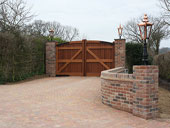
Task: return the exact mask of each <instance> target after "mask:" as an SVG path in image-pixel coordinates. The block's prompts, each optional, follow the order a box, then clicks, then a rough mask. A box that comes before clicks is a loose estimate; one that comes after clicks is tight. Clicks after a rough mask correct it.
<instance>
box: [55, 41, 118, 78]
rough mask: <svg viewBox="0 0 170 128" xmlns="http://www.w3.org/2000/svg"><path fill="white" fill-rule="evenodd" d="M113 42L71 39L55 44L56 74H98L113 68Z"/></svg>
mask: <svg viewBox="0 0 170 128" xmlns="http://www.w3.org/2000/svg"><path fill="white" fill-rule="evenodd" d="M114 51H115V50H114V44H113V43H109V42H103V41H87V40H82V41H72V42H68V43H63V44H58V45H56V75H70V76H100V73H101V71H103V70H107V69H111V68H114V67H115V66H114V54H115V52H114Z"/></svg>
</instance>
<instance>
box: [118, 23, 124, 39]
mask: <svg viewBox="0 0 170 128" xmlns="http://www.w3.org/2000/svg"><path fill="white" fill-rule="evenodd" d="M122 31H123V28H122V26H121V24H120V26H119V28H118V34H119V39H121V37H122Z"/></svg>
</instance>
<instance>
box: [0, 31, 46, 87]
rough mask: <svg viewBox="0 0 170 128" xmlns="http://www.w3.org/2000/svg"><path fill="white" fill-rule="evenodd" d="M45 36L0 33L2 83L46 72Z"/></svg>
mask: <svg viewBox="0 0 170 128" xmlns="http://www.w3.org/2000/svg"><path fill="white" fill-rule="evenodd" d="M45 42H46V38H45V37H31V36H28V35H27V36H25V35H21V33H20V32H16V33H0V49H1V50H0V84H2V83H5V82H14V81H19V80H23V79H26V78H28V77H31V76H33V75H36V74H43V73H44V72H45V70H44V69H45V63H44V62H45V61H44V58H45V56H44V55H45Z"/></svg>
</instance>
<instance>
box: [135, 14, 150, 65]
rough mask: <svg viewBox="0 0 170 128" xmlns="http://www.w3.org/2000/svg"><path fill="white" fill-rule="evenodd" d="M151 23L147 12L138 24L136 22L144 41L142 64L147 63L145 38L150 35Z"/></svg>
mask: <svg viewBox="0 0 170 128" xmlns="http://www.w3.org/2000/svg"><path fill="white" fill-rule="evenodd" d="M152 25H153V23H150V22H149V20H148V16H147V14H144V18H143V21H142V22H141V23H140V24H138V26H139V31H140V36H141V38H142V40H143V42H144V46H143V59H142V61H143V64H144V65H148V52H147V43H146V39H149V37H150V35H151V30H152Z"/></svg>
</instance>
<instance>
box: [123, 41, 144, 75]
mask: <svg viewBox="0 0 170 128" xmlns="http://www.w3.org/2000/svg"><path fill="white" fill-rule="evenodd" d="M142 53H143V45H142V44H141V43H132V42H130V43H126V66H127V68H128V70H129V73H132V71H133V65H141V64H142Z"/></svg>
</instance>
